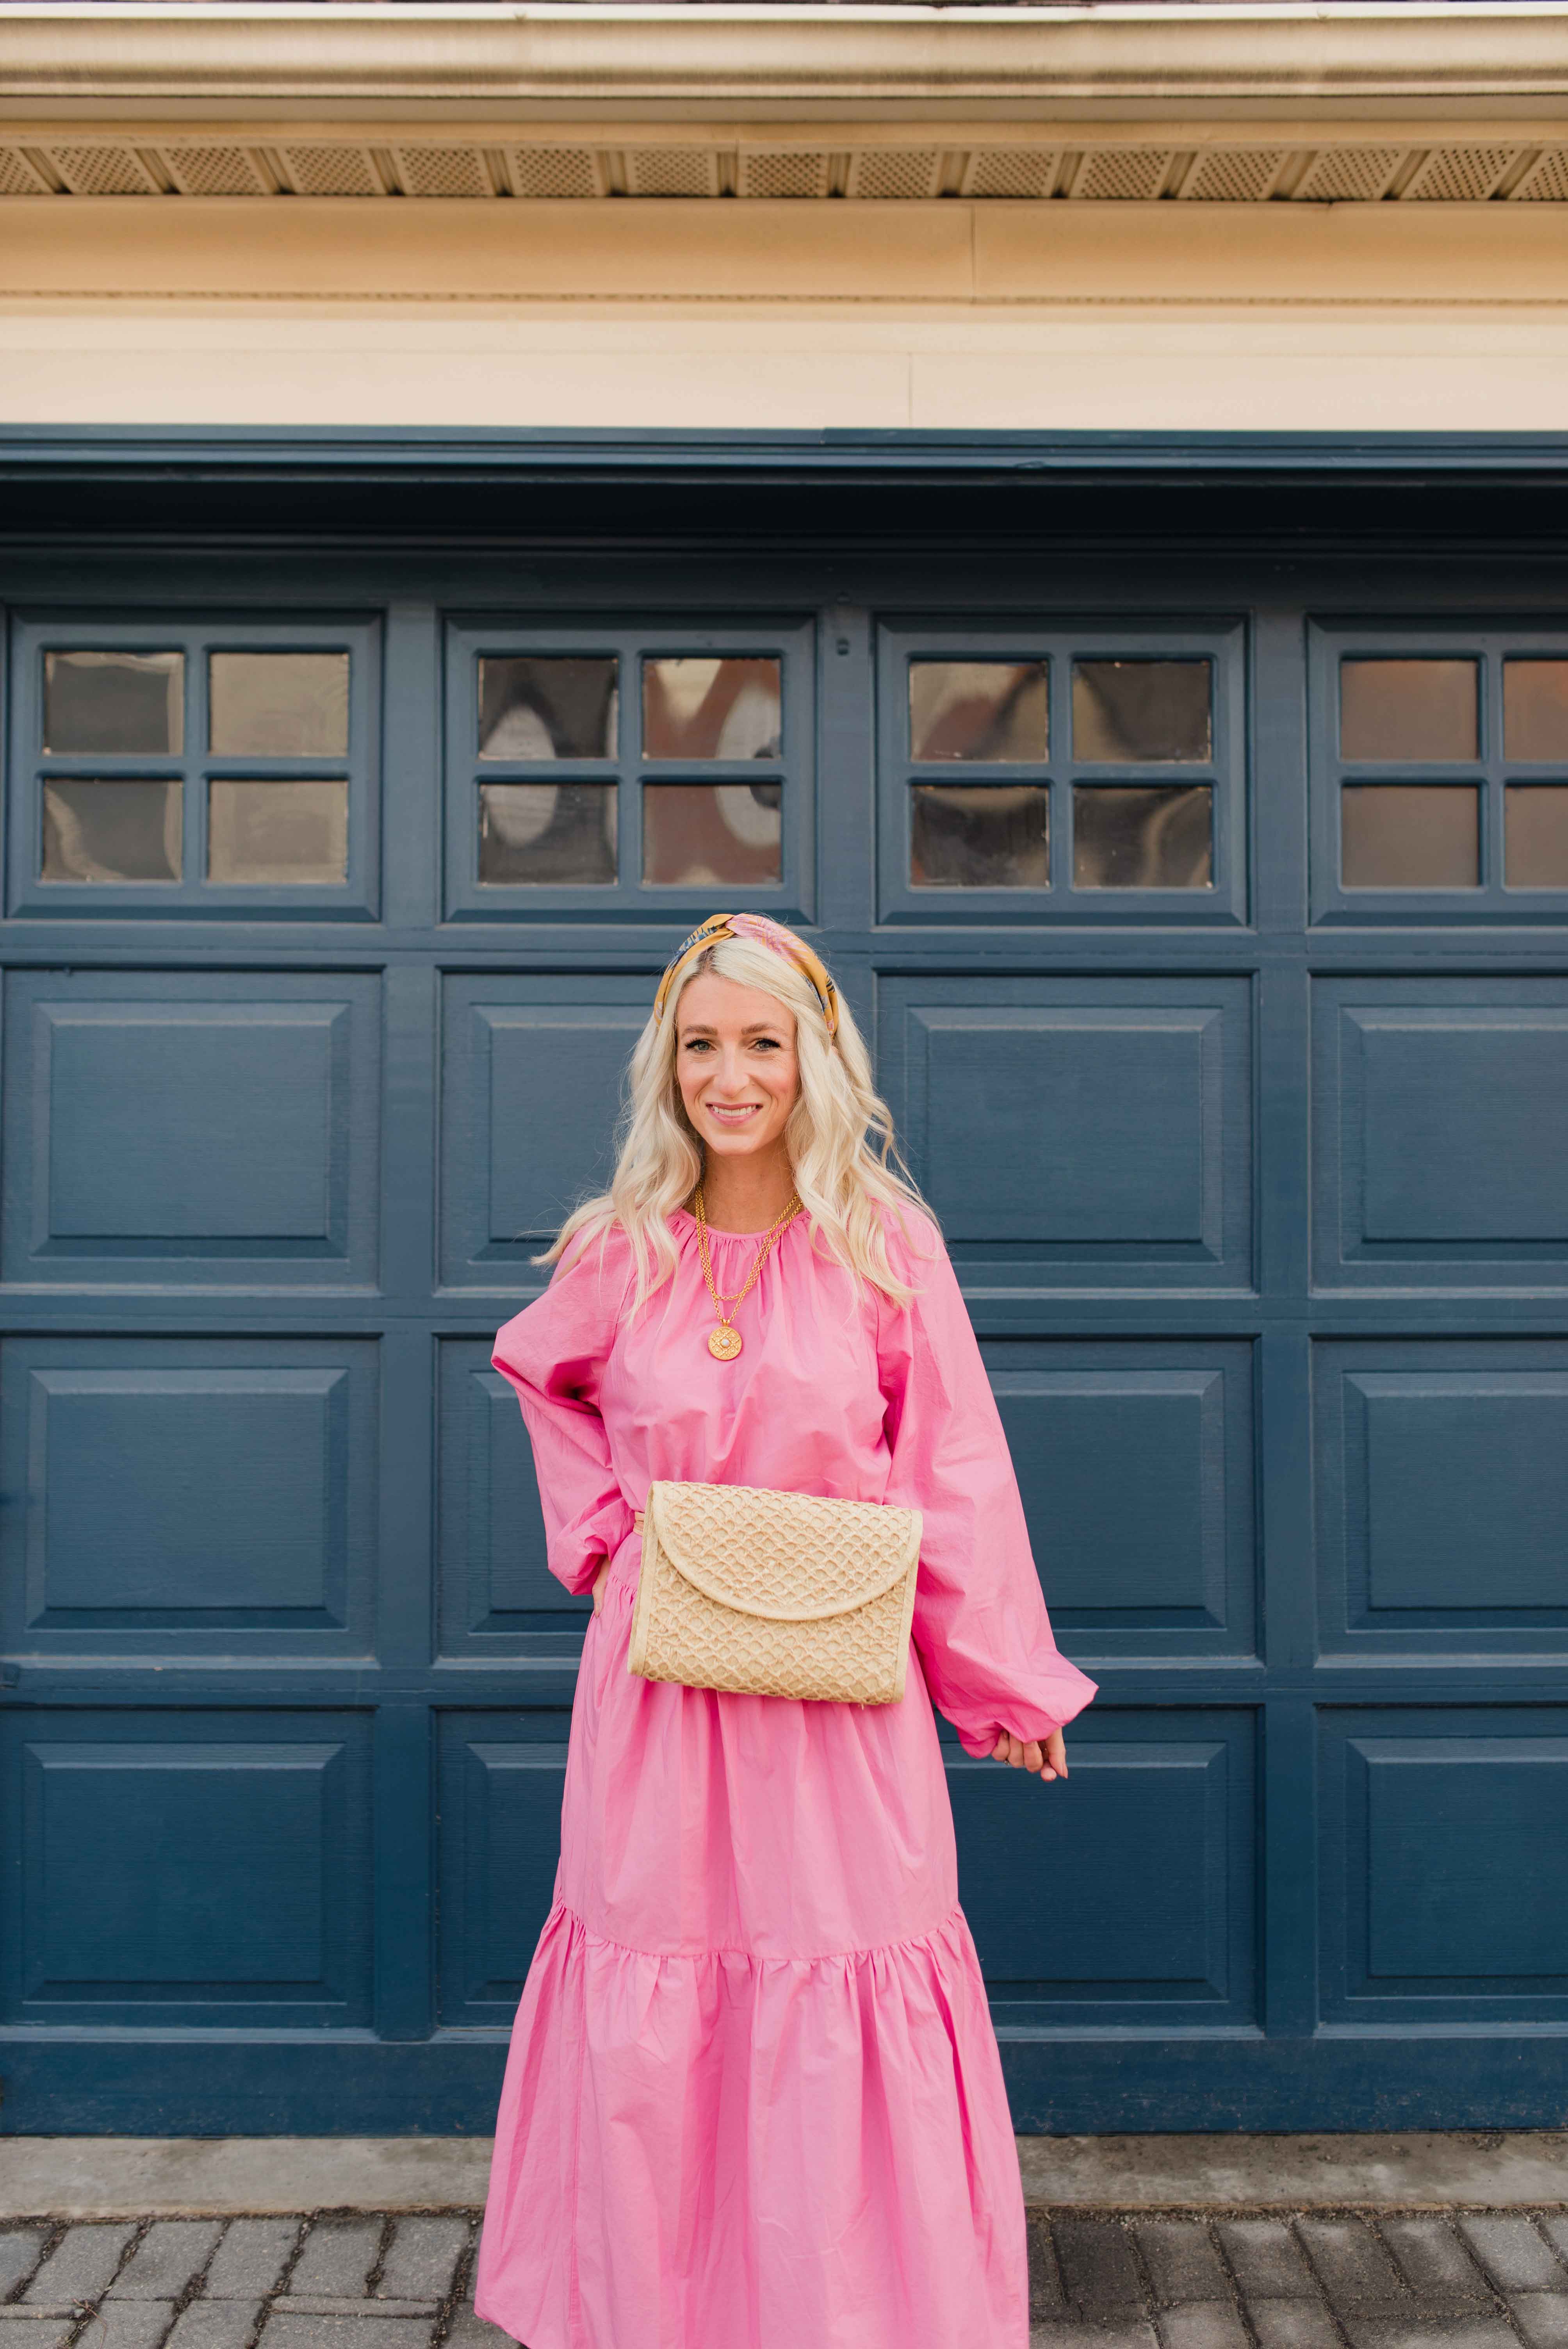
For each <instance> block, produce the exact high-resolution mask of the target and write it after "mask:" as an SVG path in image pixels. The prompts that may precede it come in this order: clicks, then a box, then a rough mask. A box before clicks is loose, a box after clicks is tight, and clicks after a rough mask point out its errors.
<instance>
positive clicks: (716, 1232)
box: [675, 1207, 809, 1247]
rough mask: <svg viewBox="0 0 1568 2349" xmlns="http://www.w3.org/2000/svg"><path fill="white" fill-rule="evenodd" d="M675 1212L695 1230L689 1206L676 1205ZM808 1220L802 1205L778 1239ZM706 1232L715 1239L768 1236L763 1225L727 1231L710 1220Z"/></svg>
mask: <svg viewBox="0 0 1568 2349" xmlns="http://www.w3.org/2000/svg"><path fill="white" fill-rule="evenodd" d="M675 1212H676V1215H677V1216H679V1217H680V1219H681V1221H682V1222H683V1223H685V1224H689V1225H690V1226H691V1228H692V1230H693V1231H694V1232H695V1231H696V1216H694V1215H693V1214H692V1211H691V1209H690V1208H689V1207H677V1208H676V1210H675ZM808 1220H809V1218H808V1216H807V1214H806V1211H805V1209H804V1207H802V1208H801V1210H800V1213H799V1215H798V1216H791V1217H790V1219H789V1222H788V1223H787V1224H786V1225H785V1226H784V1230H783V1231H781V1232H780V1233H779V1240H782V1239H783V1238H784V1237H785V1236H786V1235H787V1234H788V1233H789V1232H792V1231H793V1230H794V1228H795V1226H796V1225H797V1224H803V1223H806V1222H807V1221H808ZM707 1234H708V1237H709V1238H710V1239H715V1240H764V1239H766V1238H767V1237H768V1227H767V1226H766V1225H764V1226H763V1227H762V1229H761V1231H759V1232H731V1231H727V1230H726V1229H725V1226H723V1225H722V1224H716V1223H712V1222H710V1223H709V1224H708V1226H707ZM779 1240H775V1242H774V1246H775V1247H778V1245H779Z"/></svg>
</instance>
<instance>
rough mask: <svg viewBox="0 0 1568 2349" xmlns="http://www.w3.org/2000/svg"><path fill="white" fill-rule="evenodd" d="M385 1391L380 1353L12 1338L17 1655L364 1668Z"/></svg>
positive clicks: (342, 1343) (352, 1346)
mask: <svg viewBox="0 0 1568 2349" xmlns="http://www.w3.org/2000/svg"><path fill="white" fill-rule="evenodd" d="M378 1385H379V1381H378V1373H377V1348H376V1345H375V1343H374V1341H371V1340H358V1341H356V1340H341V1339H339V1340H329V1339H322V1340H232V1339H231V1340H157V1339H113V1338H109V1339H105V1338H54V1339H43V1338H15V1339H10V1340H7V1341H6V1342H5V1347H4V1349H3V1350H0V1457H3V1459H4V1464H5V1485H6V1489H7V1491H8V1492H9V1493H10V1494H11V1495H14V1496H15V1503H16V1506H12V1507H11V1508H9V1509H7V1510H6V1511H5V1513H4V1516H3V1517H0V1556H3V1557H4V1559H5V1586H6V1588H5V1619H6V1638H7V1643H8V1644H9V1645H10V1646H12V1647H13V1648H21V1649H31V1650H34V1651H37V1652H39V1653H42V1654H60V1653H80V1652H87V1653H91V1654H99V1655H101V1654H104V1653H106V1652H107V1653H119V1654H124V1655H131V1654H139V1653H147V1652H169V1653H170V1654H187V1655H192V1656H194V1655H204V1654H212V1653H223V1654H232V1653H236V1652H238V1653H249V1654H251V1655H258V1654H268V1653H275V1652H285V1653H286V1652H294V1653H295V1654H304V1653H315V1654H320V1655H342V1654H346V1653H365V1652H367V1651H369V1649H370V1647H371V1645H372V1640H373V1626H372V1607H373V1600H374V1588H375V1574H376V1554H377V1526H376V1471H377V1413H378Z"/></svg>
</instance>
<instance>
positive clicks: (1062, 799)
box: [882, 630, 1244, 921]
mask: <svg viewBox="0 0 1568 2349" xmlns="http://www.w3.org/2000/svg"><path fill="white" fill-rule="evenodd" d="M1238 641H1239V640H1238V638H1236V637H1233V636H1221V637H1219V638H1217V639H1211V640H1210V641H1209V642H1207V643H1204V644H1202V645H1201V644H1198V643H1195V642H1193V641H1192V640H1191V639H1190V638H1188V639H1186V640H1182V639H1181V638H1176V639H1174V640H1171V639H1169V638H1168V639H1166V640H1165V641H1164V642H1161V638H1160V636H1159V635H1158V634H1157V633H1156V632H1152V631H1151V632H1150V635H1149V636H1144V637H1143V638H1142V639H1141V641H1138V640H1133V641H1129V640H1126V639H1123V640H1121V641H1117V640H1116V639H1114V638H1113V639H1112V640H1110V641H1109V642H1107V641H1106V640H1105V639H1103V638H1101V639H1100V640H1099V641H1098V642H1096V641H1095V640H1093V639H1092V638H1089V637H1088V633H1087V631H1086V632H1084V633H1083V634H1081V635H1080V634H1077V633H1076V632H1075V634H1071V635H1068V634H1064V635H1062V636H1056V637H1054V638H1053V639H1052V640H1051V641H1049V642H1048V643H1042V644H1037V645H1036V646H1032V647H1030V646H1026V645H1021V644H1018V643H1017V642H1016V641H1015V642H1014V643H1013V644H1012V645H1010V646H1002V645H995V648H994V649H985V650H982V649H981V647H979V646H978V645H977V644H975V642H974V641H973V640H971V641H970V642H969V643H967V644H965V645H962V646H960V645H959V644H955V643H954V641H953V639H952V638H947V639H946V640H941V639H933V638H929V637H925V636H915V635H913V634H905V633H904V632H902V631H897V632H895V631H892V630H889V631H887V632H886V635H885V636H884V640H883V647H882V686H883V692H884V713H885V714H884V719H883V724H882V765H883V777H884V783H883V794H882V820H883V840H882V897H883V906H884V912H885V913H886V914H887V915H889V916H892V917H893V918H895V919H896V918H899V917H901V916H902V917H903V918H905V919H910V918H913V919H920V920H932V919H936V920H941V919H943V918H944V917H948V918H951V917H953V916H957V917H958V918H961V919H965V920H973V919H974V918H975V916H977V915H985V914H987V913H994V914H996V915H1001V916H1011V917H1012V918H1014V919H1016V918H1018V917H1019V916H1024V917H1026V918H1029V919H1036V918H1046V919H1057V920H1060V919H1066V920H1068V921H1071V920H1075V919H1076V920H1085V919H1088V920H1102V921H1103V920H1108V919H1109V920H1138V919H1140V918H1148V917H1150V916H1151V915H1153V914H1154V913H1155V911H1156V909H1158V911H1159V916H1160V918H1162V919H1167V920H1168V919H1170V918H1171V917H1172V916H1175V917H1176V918H1179V919H1180V918H1193V917H1194V916H1195V917H1197V918H1199V919H1213V918H1216V917H1218V918H1221V919H1234V918H1237V916H1238V914H1239V910H1240V908H1241V906H1242V905H1243V903H1244V876H1243V869H1242V867H1243V857H1242V854H1241V843H1242V838H1243V824H1242V808H1243V792H1242V778H1241V774H1240V771H1239V768H1238V765H1237V757H1238V750H1237V746H1238V744H1239V740H1240V727H1239V724H1238V723H1237V712H1238V707H1239V702H1238V697H1239V692H1240V676H1239V666H1238V654H1237V646H1238Z"/></svg>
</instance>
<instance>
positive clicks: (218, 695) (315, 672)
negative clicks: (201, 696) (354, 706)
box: [207, 653, 348, 759]
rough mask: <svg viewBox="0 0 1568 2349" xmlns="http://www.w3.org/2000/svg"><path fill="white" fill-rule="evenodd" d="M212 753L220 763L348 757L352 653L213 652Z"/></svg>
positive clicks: (209, 668)
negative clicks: (349, 676)
mask: <svg viewBox="0 0 1568 2349" xmlns="http://www.w3.org/2000/svg"><path fill="white" fill-rule="evenodd" d="M207 694H208V709H207V740H208V748H209V749H210V750H211V751H212V752H213V753H214V754H215V755H216V756H217V757H219V758H251V759H341V758H346V756H347V754H348V655H347V654H346V653H213V654H211V656H210V657H209V660H208V664H207Z"/></svg>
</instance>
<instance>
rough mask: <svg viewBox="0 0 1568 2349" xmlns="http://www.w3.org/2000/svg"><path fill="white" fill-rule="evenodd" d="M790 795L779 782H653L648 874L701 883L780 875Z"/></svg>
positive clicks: (646, 798) (648, 790)
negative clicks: (785, 812) (786, 796)
mask: <svg viewBox="0 0 1568 2349" xmlns="http://www.w3.org/2000/svg"><path fill="white" fill-rule="evenodd" d="M783 796H784V794H783V788H782V786H781V785H780V784H779V783H762V782H758V783H645V784H644V786H643V878H644V880H645V881H654V882H663V883H666V884H668V883H680V884H682V885H685V886H686V887H687V888H699V889H700V888H721V887H728V886H729V885H731V884H736V885H742V886H744V885H748V884H749V885H756V884H758V883H760V882H767V881H777V880H779V878H780V875H781V871H782V866H781V862H780V859H781V855H782V839H783Z"/></svg>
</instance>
